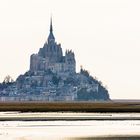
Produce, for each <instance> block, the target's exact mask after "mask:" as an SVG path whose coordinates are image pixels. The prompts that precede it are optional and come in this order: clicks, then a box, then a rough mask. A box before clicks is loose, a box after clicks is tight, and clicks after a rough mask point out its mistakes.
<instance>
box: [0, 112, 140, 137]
mask: <svg viewBox="0 0 140 140" xmlns="http://www.w3.org/2000/svg"><path fill="white" fill-rule="evenodd" d="M23 116H24V117H25V118H28V117H31V118H32V119H33V118H36V117H43V118H47V117H49V118H51V117H56V118H57V117H58V118H59V119H58V120H57V121H52V120H49V119H48V118H47V119H46V120H47V121H33V120H32V121H18V119H19V118H20V117H23ZM95 116H96V117H100V118H101V117H110V116H111V117H112V118H113V117H116V116H117V117H124V118H125V117H126V118H130V117H132V118H131V120H127V119H126V120H108V119H107V120H104V119H103V120H95V118H94V117H95ZM139 116H140V114H139V113H137V114H131V113H130V114H129V113H127V114H126V113H125V114H119V113H118V114H107V113H105V114H100V113H23V114H22V113H18V112H16V113H11V112H10V113H8V112H7V113H5V112H3V114H2V112H1V113H0V118H7V117H14V118H16V119H17V121H0V140H139V139H140V120H133V118H134V119H135V117H137V118H138V117H139ZM69 117H74V118H76V121H75V120H69V119H68V118H69ZM81 117H82V118H83V120H78V118H81ZM61 118H66V120H63V119H61ZM84 118H86V119H85V120H84ZM87 118H93V119H90V120H87ZM19 120H20V119H19Z"/></svg>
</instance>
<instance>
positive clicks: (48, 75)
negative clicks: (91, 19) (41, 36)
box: [0, 19, 109, 101]
mask: <svg viewBox="0 0 140 140" xmlns="http://www.w3.org/2000/svg"><path fill="white" fill-rule="evenodd" d="M7 79H9V77H8V78H7ZM7 81H8V82H7ZM0 100H3V101H7V100H8V101H15V100H16V101H35V100H36V101H79V100H80V101H96V100H109V94H108V91H107V89H106V88H105V87H104V86H103V85H102V83H101V82H100V81H98V80H97V79H96V78H94V77H92V76H91V75H90V74H89V72H88V71H86V70H84V69H83V68H81V70H80V72H79V73H78V72H76V60H75V55H74V52H73V51H72V50H66V52H65V54H63V51H62V48H61V45H60V44H57V43H56V41H55V37H54V35H53V27H52V19H51V22H50V33H49V36H48V39H47V41H46V42H45V44H44V46H43V47H42V48H40V49H39V51H38V53H37V54H32V55H31V56H30V68H29V70H28V71H26V72H25V73H24V74H21V75H19V76H18V77H17V79H16V81H14V82H13V81H12V82H9V80H5V82H4V84H2V85H1V88H0Z"/></svg>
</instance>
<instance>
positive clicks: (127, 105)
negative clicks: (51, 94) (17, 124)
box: [0, 102, 140, 112]
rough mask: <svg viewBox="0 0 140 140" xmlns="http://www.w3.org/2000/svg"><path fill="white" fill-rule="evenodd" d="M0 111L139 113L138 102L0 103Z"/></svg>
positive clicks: (139, 103) (139, 104)
mask: <svg viewBox="0 0 140 140" xmlns="http://www.w3.org/2000/svg"><path fill="white" fill-rule="evenodd" d="M0 111H22V112H27V111H30V112H50V111H51V112H53V111H74V112H140V102H0Z"/></svg>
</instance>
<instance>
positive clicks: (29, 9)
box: [0, 0, 140, 99]
mask: <svg viewBox="0 0 140 140" xmlns="http://www.w3.org/2000/svg"><path fill="white" fill-rule="evenodd" d="M51 14H52V17H53V29H54V35H55V38H56V41H57V42H58V43H61V45H62V48H63V51H65V50H66V49H72V50H73V51H74V52H75V56H76V62H77V72H78V71H79V69H80V65H82V66H83V67H84V68H85V69H87V70H88V71H89V72H90V74H91V75H93V76H94V77H95V76H96V77H97V78H98V79H99V80H101V81H102V82H103V84H104V85H106V86H107V87H108V90H109V93H110V97H111V98H112V99H140V1H139V0H0V81H1V82H2V81H3V79H4V77H5V76H6V75H11V76H12V77H13V79H14V80H15V79H16V78H17V76H18V75H20V74H23V73H25V72H26V71H27V70H29V63H30V55H31V54H32V53H37V52H38V50H39V48H40V47H43V44H44V43H45V41H46V40H47V37H48V34H49V24H50V15H51Z"/></svg>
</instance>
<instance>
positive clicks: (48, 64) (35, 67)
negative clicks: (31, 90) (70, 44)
mask: <svg viewBox="0 0 140 140" xmlns="http://www.w3.org/2000/svg"><path fill="white" fill-rule="evenodd" d="M48 69H50V70H51V71H52V72H54V73H57V74H59V73H75V72H76V70H75V69H76V61H75V55H74V52H72V51H71V50H66V52H65V55H64V56H63V51H62V48H61V44H57V43H56V42H55V37H54V35H53V28H52V21H51V24H50V34H49V36H48V40H47V42H46V43H45V44H44V46H43V48H40V50H39V52H38V54H32V55H31V57H30V71H32V72H36V71H46V70H48Z"/></svg>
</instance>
